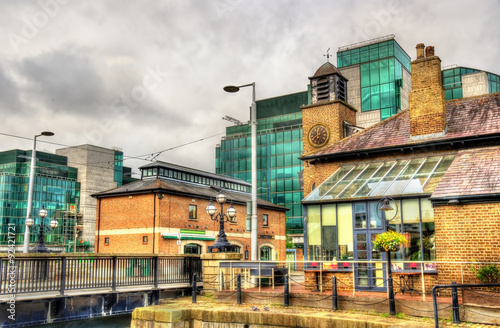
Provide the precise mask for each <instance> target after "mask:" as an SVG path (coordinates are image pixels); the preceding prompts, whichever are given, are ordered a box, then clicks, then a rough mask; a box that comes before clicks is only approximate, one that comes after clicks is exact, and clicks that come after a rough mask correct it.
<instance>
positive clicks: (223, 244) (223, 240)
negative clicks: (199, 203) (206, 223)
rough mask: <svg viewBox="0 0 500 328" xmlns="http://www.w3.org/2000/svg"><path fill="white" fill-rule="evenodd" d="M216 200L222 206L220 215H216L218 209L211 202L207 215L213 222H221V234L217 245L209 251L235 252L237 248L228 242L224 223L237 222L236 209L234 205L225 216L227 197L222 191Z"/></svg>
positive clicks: (218, 236)
mask: <svg viewBox="0 0 500 328" xmlns="http://www.w3.org/2000/svg"><path fill="white" fill-rule="evenodd" d="M215 199H216V200H217V203H219V204H220V212H219V214H215V213H216V212H217V208H216V207H215V205H214V203H213V202H212V201H210V203H209V204H208V206H207V213H208V215H210V219H211V220H213V221H219V234H218V235H217V240H216V241H215V243H214V244H213V245H212V246H209V247H208V251H209V252H212V251H213V250H214V249H217V250H218V252H223V253H226V252H235V251H236V246H234V245H231V244H230V243H229V242H228V241H227V236H226V232H225V231H224V222H226V221H227V222H235V218H236V209H235V208H234V206H233V204H231V205H230V206H229V208H228V209H227V213H226V214H224V203H225V202H226V195H224V194H223V193H222V191H220V192H219V194H218V195H217V197H216V198H215Z"/></svg>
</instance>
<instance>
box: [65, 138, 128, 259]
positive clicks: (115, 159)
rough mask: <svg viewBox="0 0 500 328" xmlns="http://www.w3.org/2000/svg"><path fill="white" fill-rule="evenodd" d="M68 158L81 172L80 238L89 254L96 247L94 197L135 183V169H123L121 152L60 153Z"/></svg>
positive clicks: (79, 149) (77, 149) (83, 149)
mask: <svg viewBox="0 0 500 328" xmlns="http://www.w3.org/2000/svg"><path fill="white" fill-rule="evenodd" d="M56 154H58V155H62V156H65V157H66V158H67V159H68V164H69V165H71V166H72V167H75V168H77V169H78V180H79V181H80V186H81V189H80V212H79V213H80V214H81V215H82V229H81V232H80V234H79V236H78V240H79V241H80V244H84V245H86V246H87V247H88V249H89V250H92V249H93V247H94V241H95V218H96V203H97V202H96V200H95V198H92V197H91V196H90V195H91V194H94V193H97V192H100V191H103V190H109V189H111V188H116V187H120V186H122V185H123V184H127V183H129V182H132V181H135V180H136V179H133V178H132V177H131V169H130V168H127V167H124V166H123V152H122V151H121V150H120V149H117V148H113V149H108V148H103V147H98V146H93V145H88V144H87V145H80V146H74V147H68V148H61V149H57V150H56Z"/></svg>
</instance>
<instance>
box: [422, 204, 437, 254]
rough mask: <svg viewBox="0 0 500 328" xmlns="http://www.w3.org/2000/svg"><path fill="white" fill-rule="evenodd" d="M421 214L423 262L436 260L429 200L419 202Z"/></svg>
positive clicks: (432, 216) (431, 210) (432, 214)
mask: <svg viewBox="0 0 500 328" xmlns="http://www.w3.org/2000/svg"><path fill="white" fill-rule="evenodd" d="M420 210H421V212H422V244H423V246H424V261H435V260H436V241H435V238H434V233H435V230H434V210H433V209H432V204H431V202H430V200H429V199H421V200H420Z"/></svg>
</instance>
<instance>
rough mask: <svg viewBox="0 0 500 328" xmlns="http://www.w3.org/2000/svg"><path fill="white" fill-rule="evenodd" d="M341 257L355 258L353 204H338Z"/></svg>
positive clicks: (344, 258)
mask: <svg viewBox="0 0 500 328" xmlns="http://www.w3.org/2000/svg"><path fill="white" fill-rule="evenodd" d="M337 211H338V212H337V213H338V243H339V259H343V260H346V259H352V258H353V238H354V237H353V229H352V204H351V203H347V204H338V205H337Z"/></svg>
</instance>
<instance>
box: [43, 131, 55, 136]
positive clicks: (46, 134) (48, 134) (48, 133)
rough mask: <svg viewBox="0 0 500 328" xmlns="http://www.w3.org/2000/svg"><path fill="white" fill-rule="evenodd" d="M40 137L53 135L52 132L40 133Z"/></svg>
mask: <svg viewBox="0 0 500 328" xmlns="http://www.w3.org/2000/svg"><path fill="white" fill-rule="evenodd" d="M40 134H41V135H42V136H46V137H52V136H53V135H54V132H50V131H43V132H42V133H40Z"/></svg>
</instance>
